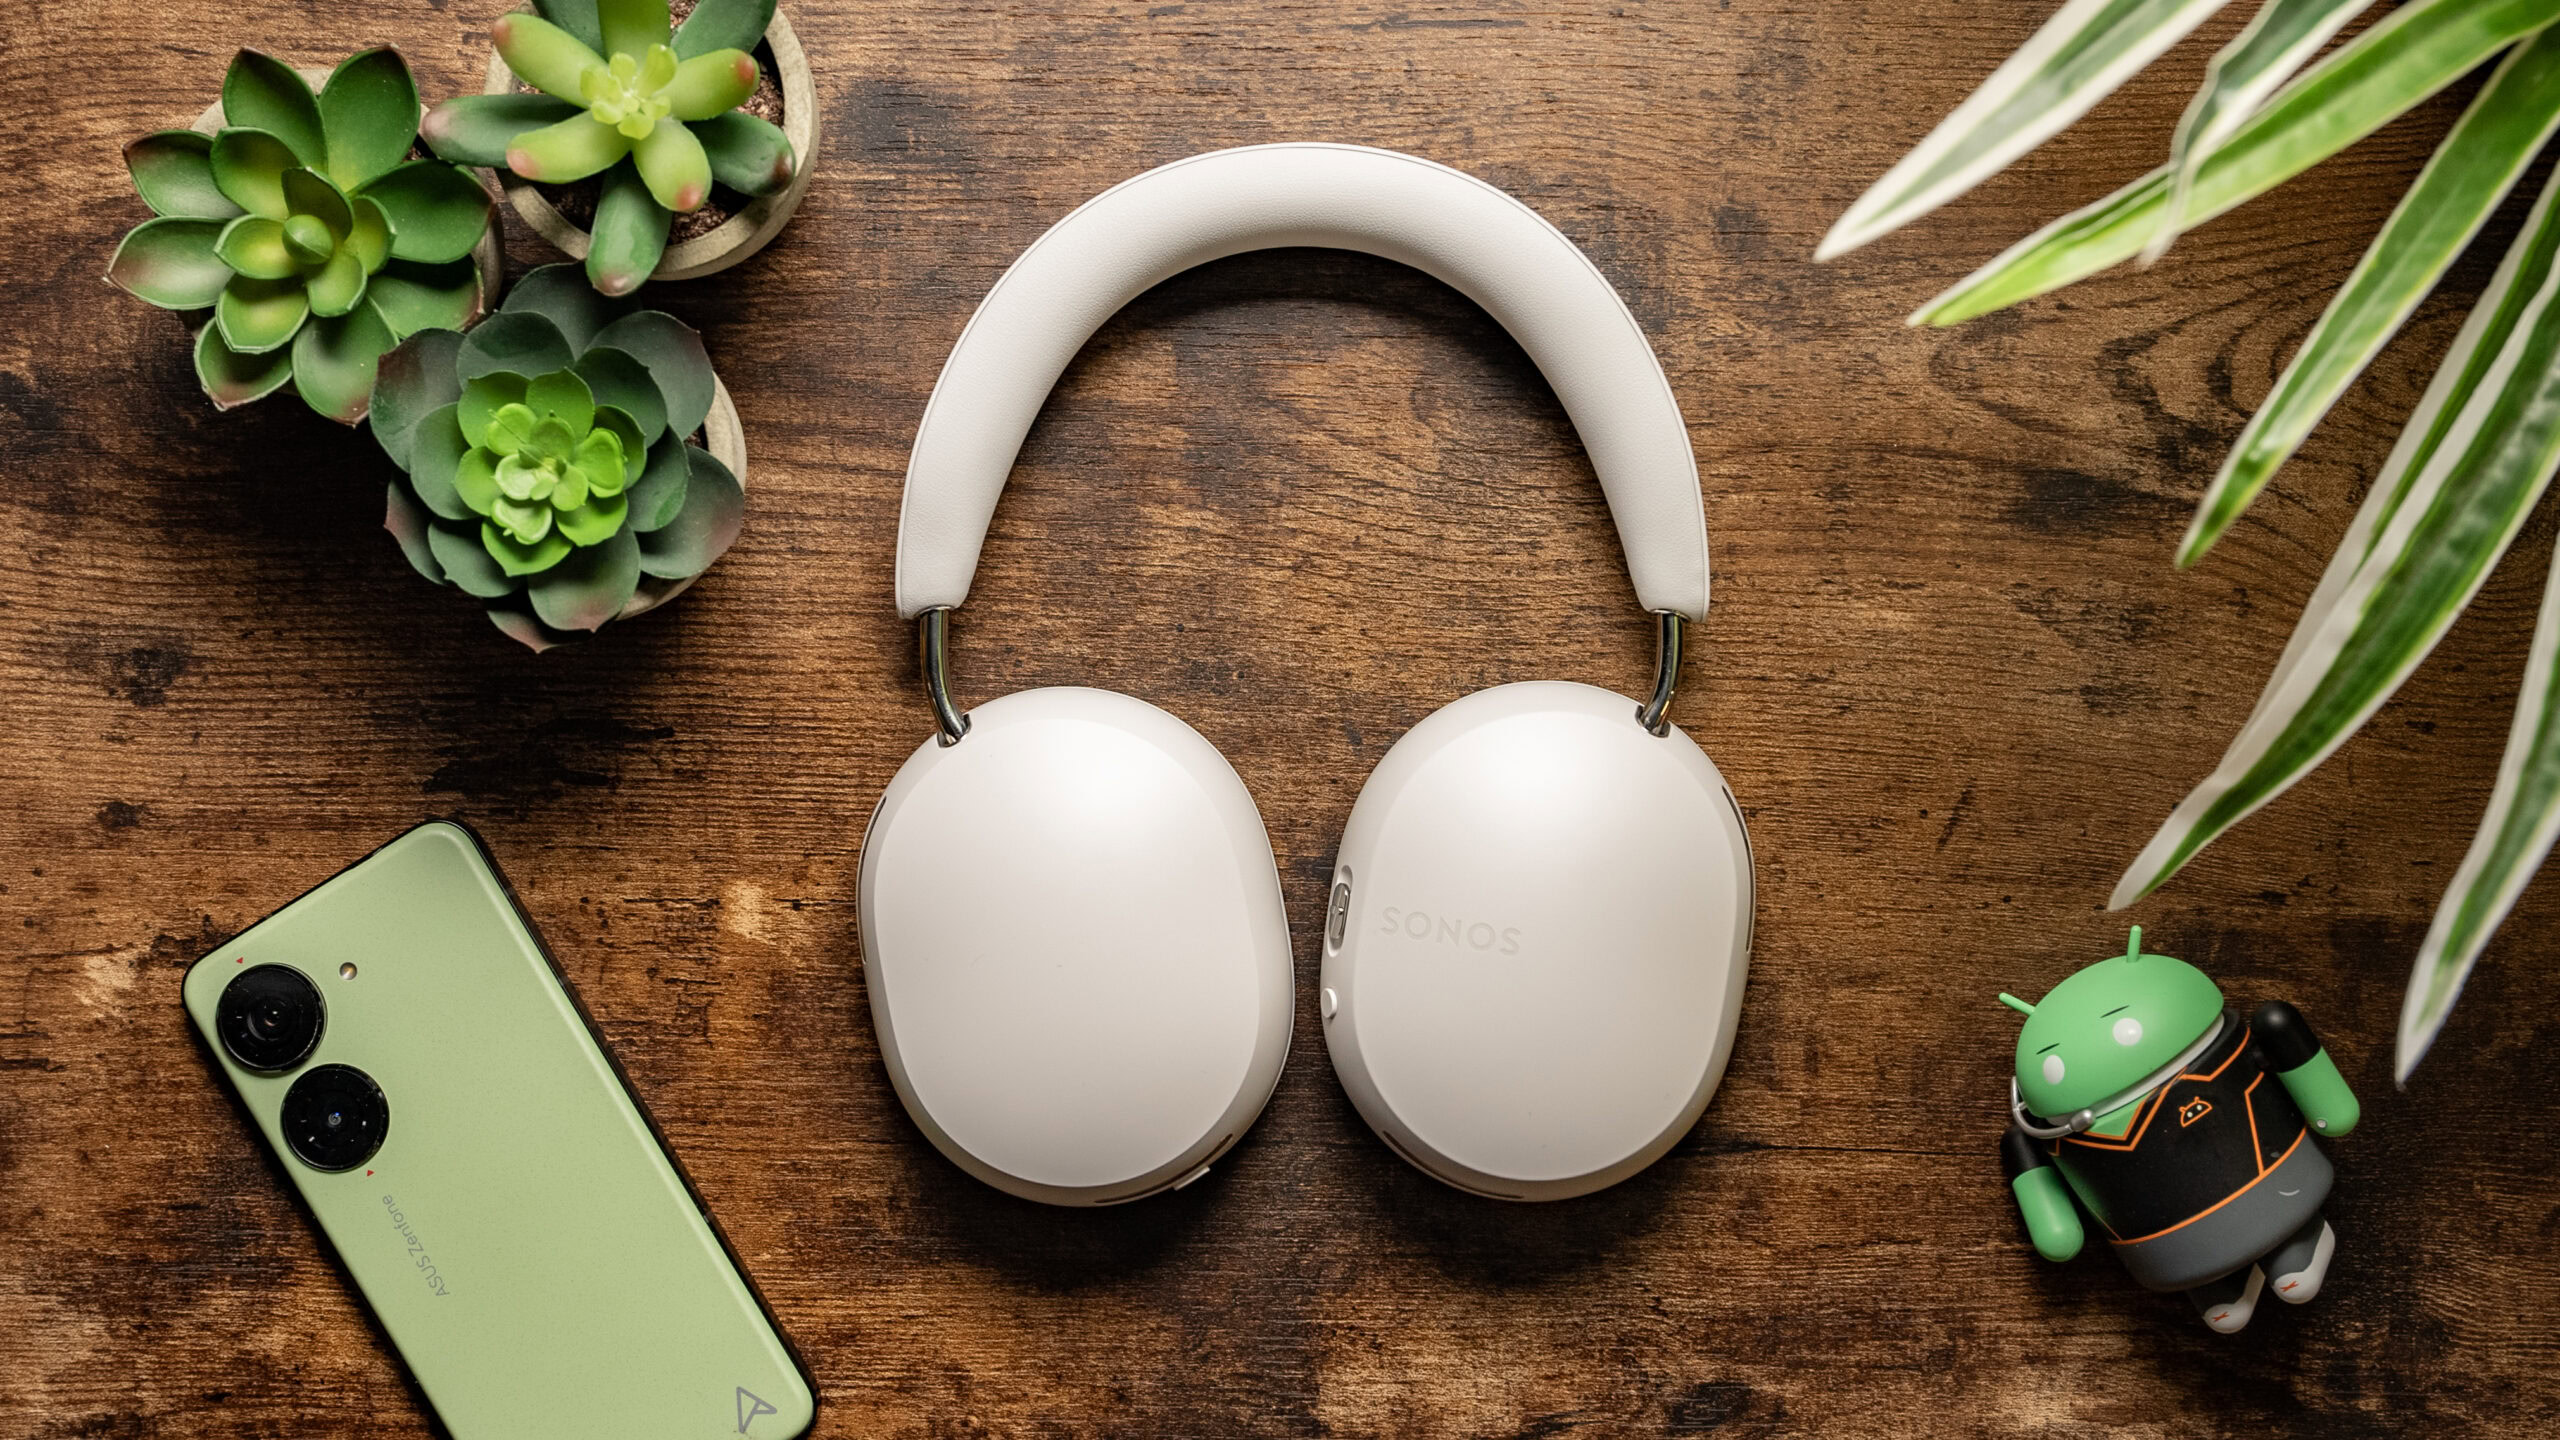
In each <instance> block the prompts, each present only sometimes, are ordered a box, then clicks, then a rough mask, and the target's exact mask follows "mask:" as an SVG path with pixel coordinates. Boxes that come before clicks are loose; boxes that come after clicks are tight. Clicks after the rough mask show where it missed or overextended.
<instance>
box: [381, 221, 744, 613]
mask: <svg viewBox="0 0 2560 1440" xmlns="http://www.w3.org/2000/svg"><path fill="white" fill-rule="evenodd" d="M373 432H374V435H375V438H376V439H378V440H379V441H380V442H381V445H382V448H383V450H384V451H385V452H387V453H388V454H389V455H390V456H391V458H392V460H393V461H394V462H395V463H397V464H398V465H399V466H400V468H401V470H402V471H404V472H405V475H404V476H403V478H400V479H396V480H393V481H392V482H391V488H390V495H389V499H388V506H387V509H386V513H385V515H384V519H383V526H384V528H385V529H388V530H389V531H390V532H391V533H392V535H393V537H394V538H396V539H397V540H398V541H399V542H400V548H401V550H402V551H403V553H405V554H406V555H407V556H408V557H409V563H410V564H411V565H412V566H415V567H416V568H417V571H418V573H419V574H421V575H424V576H426V577H427V578H428V579H430V580H434V581H437V582H438V583H440V584H448V585H452V586H454V587H456V588H458V589H460V590H461V591H463V593H465V594H467V595H470V596H472V597H473V598H475V599H478V600H482V601H485V602H486V603H487V606H488V611H489V618H490V619H491V620H492V621H493V622H495V623H496V625H497V627H498V628H499V629H500V630H503V631H505V632H506V633H507V634H508V635H510V636H512V637H514V638H515V639H516V640H519V641H521V642H523V643H524V644H526V645H528V646H531V647H532V648H533V649H535V650H547V649H549V648H550V647H552V646H553V645H557V644H559V643H561V642H562V641H565V640H569V639H572V638H575V637H576V636H578V635H581V634H585V633H591V632H593V631H596V630H599V629H602V628H603V627H604V626H605V625H606V624H607V623H609V622H611V621H614V620H618V619H627V618H629V617H630V616H633V615H637V614H640V613H641V612H643V611H646V610H650V609H654V608H655V607H657V606H659V605H663V604H665V603H666V602H667V601H669V600H672V599H674V598H675V597H676V596H677V595H679V594H681V593H683V591H684V590H685V588H686V587H687V586H689V585H691V584H692V583H693V581H694V578H695V577H696V576H698V575H700V574H701V573H702V571H703V569H704V568H705V567H706V566H708V565H710V563H711V562H712V561H714V560H717V559H719V558H720V555H721V553H722V552H723V551H725V550H727V549H728V548H729V545H730V543H731V542H732V541H734V540H736V539H737V537H738V527H739V524H740V522H741V520H742V519H743V517H744V514H745V506H746V495H745V490H744V487H743V485H742V483H741V477H743V476H744V475H745V474H746V462H747V456H746V446H745V443H744V441H743V439H742V437H741V435H740V432H739V428H738V413H737V410H736V408H735V407H734V406H732V405H731V404H730V402H729V394H728V391H727V389H726V388H725V387H723V386H722V385H721V383H720V380H719V377H718V376H717V375H715V374H714V373H713V372H712V369H711V360H710V357H709V356H708V355H706V354H705V353H704V352H703V348H702V338H701V337H700V336H699V335H697V334H695V333H694V332H693V331H692V330H691V329H690V328H688V327H687V326H685V325H684V324H683V323H682V322H680V321H678V320H676V319H675V318H674V317H673V316H670V315H666V314H663V313H661V312H659V311H655V310H642V309H639V308H637V307H636V306H634V305H633V304H631V303H630V302H628V301H620V300H615V299H611V298H608V297H605V296H602V295H599V294H597V293H596V292H595V290H594V289H593V288H592V287H590V286H589V285H588V283H587V281H586V279H585V277H584V276H582V275H581V274H580V273H579V271H578V269H577V267H575V266H572V265H549V266H545V267H543V268H542V269H539V270H536V271H534V272H532V273H531V274H529V275H527V276H525V277H524V278H523V279H522V280H519V281H517V282H516V285H515V288H514V289H513V290H512V291H510V292H509V294H508V296H507V300H506V303H505V304H504V305H502V306H500V307H499V309H498V310H497V312H496V313H494V314H492V315H491V316H489V318H488V319H486V320H484V321H482V322H481V323H480V324H479V325H478V326H476V327H474V328H473V329H472V330H471V331H470V333H468V334H462V333H458V332H456V331H453V330H449V329H433V330H422V331H419V332H418V333H417V334H414V335H412V336H410V337H409V338H408V339H407V340H405V341H403V342H401V344H400V346H399V347H398V348H397V349H394V350H393V351H391V352H390V353H389V354H388V355H385V356H384V357H383V360H382V366H381V373H380V376H379V378H378V379H377V380H376V381H375V384H374V391H373ZM697 436H698V437H699V441H700V443H696V437H697Z"/></svg>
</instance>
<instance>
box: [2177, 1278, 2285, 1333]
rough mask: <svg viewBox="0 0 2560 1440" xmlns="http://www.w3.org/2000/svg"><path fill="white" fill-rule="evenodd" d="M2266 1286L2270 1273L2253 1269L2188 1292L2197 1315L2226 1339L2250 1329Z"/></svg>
mask: <svg viewBox="0 0 2560 1440" xmlns="http://www.w3.org/2000/svg"><path fill="white" fill-rule="evenodd" d="M2266 1284H2267V1272H2266V1271H2264V1270H2261V1269H2259V1268H2258V1267H2257V1266H2255V1265H2252V1266H2250V1267H2249V1268H2248V1269H2246V1270H2244V1271H2241V1272H2239V1273H2238V1274H2234V1275H2225V1276H2223V1277H2222V1278H2221V1279H2219V1280H2216V1281H2214V1282H2213V1283H2211V1284H2209V1285H2199V1286H2197V1287H2196V1288H2194V1289H2193V1290H2190V1291H2188V1292H2187V1298H2188V1299H2189V1300H2192V1301H2194V1302H2195V1307H2196V1313H2197V1314H2199V1315H2202V1316H2203V1317H2204V1323H2205V1324H2206V1325H2208V1326H2210V1327H2212V1328H2213V1329H2214V1330H2215V1331H2217V1332H2219V1333H2221V1334H2224V1335H2237V1334H2239V1333H2240V1332H2241V1331H2243V1330H2245V1329H2247V1328H2249V1317H2250V1316H2252V1315H2254V1314H2256V1313H2257V1312H2258V1295H2259V1293H2260V1292H2261V1291H2263V1290H2264V1289H2265V1288H2266Z"/></svg>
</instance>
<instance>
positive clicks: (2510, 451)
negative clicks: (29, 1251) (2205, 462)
mask: <svg viewBox="0 0 2560 1440" xmlns="http://www.w3.org/2000/svg"><path fill="white" fill-rule="evenodd" d="M2555 194H2560V177H2556V178H2555V181H2554V183H2553V185H2551V186H2547V187H2546V188H2545V189H2544V190H2543V192H2542V194H2541V196H2540V197H2539V198H2538V199H2537V200H2536V201H2535V202H2534V207H2533V212H2532V214H2531V216H2530V217H2529V218H2528V219H2527V220H2526V222H2525V228H2524V231H2523V233H2522V234H2520V235H2519V236H2518V237H2517V238H2516V241H2515V243H2514V244H2513V245H2512V246H2510V247H2509V249H2508V251H2507V254H2506V257H2505V259H2504V260H2502V261H2501V262H2500V264H2499V266H2498V273H2497V275H2496V277H2495V278H2493V279H2492V280H2491V281H2490V284H2489V289H2488V291H2487V292H2486V293H2485V294H2483V295H2482V296H2481V297H2480V301H2479V303H2478V304H2477V305H2475V306H2474V307H2473V308H2472V312H2471V315H2470V317H2469V318H2468V319H2467V320H2465V321H2464V323H2463V327H2462V331H2461V333H2460V334H2459V335H2457V336H2456V337H2455V338H2454V343H2453V348H2452V350H2451V351H2450V352H2449V353H2448V354H2447V355H2446V356H2445V358H2444V361H2443V363H2442V364H2441V365H2439V366H2438V367H2437V370H2436V374H2435V378H2434V380H2433V381H2432V382H2431V383H2430V384H2429V385H2428V387H2427V393H2426V395H2425V397H2424V398H2423V399H2421V400H2420V402H2419V404H2418V409H2417V412H2416V413H2415V414H2414V415H2412V416H2411V417H2410V420H2409V424H2408V425H2407V427H2406V428H2405V429H2403V430H2402V432H2401V435H2400V441H2399V443H2398V444H2397V445H2396V446H2394V447H2393V449H2392V452H2391V456H2390V458H2389V459H2388V460H2387V461H2385V462H2384V465H2383V469H2382V473H2381V474H2380V475H2379V476H2377V477H2376V478H2375V480H2374V484H2373V489H2372V492H2371V493H2370V494H2368V495H2367V496H2366V497H2365V502H2364V505H2363V507H2362V509H2361V510H2360V511H2359V512H2358V514H2357V517H2356V521H2355V524H2354V526H2353V527H2351V528H2350V529H2349V531H2348V533H2347V537H2346V539H2345V540H2344V541H2343V542H2341V544H2340V545H2339V547H2338V551H2337V554H2336V555H2334V556H2333V557H2331V559H2330V562H2329V570H2328V573H2327V574H2325V575H2324V576H2323V577H2322V579H2321V584H2320V588H2319V589H2318V590H2317V591H2315V592H2314V593H2313V595H2312V599H2311V603H2310V605H2309V606H2308V607H2306V609H2305V610H2304V613H2303V617H2302V620H2301V622H2300V623H2299V624H2298V625H2296V626H2295V629H2294V636H2293V639H2292V641H2291V642H2290V643H2289V644H2288V645H2287V647H2286V650H2285V654H2284V657H2283V658H2282V659H2281V660H2279V661H2278V662H2277V666H2276V671H2275V674H2274V676H2273V677H2272V678H2270V679H2269V680H2268V682H2267V688H2266V690H2265V691H2264V692H2263V693H2262V694H2261V695H2260V696H2259V699H2258V705H2257V709H2256V711H2255V713H2253V714H2252V715H2251V716H2250V718H2249V721H2248V723H2247V724H2246V725H2244V726H2242V727H2241V731H2240V734H2239V735H2238V737H2237V738H2235V739H2234V740H2233V741H2232V742H2231V747H2230V749H2229V750H2228V751H2226V752H2225V753H2224V755H2223V757H2222V764H2221V765H2220V767H2219V768H2217V769H2216V770H2215V771H2214V773H2213V774H2212V775H2211V776H2210V777H2208V778H2207V779H2206V780H2205V782H2204V783H2203V784H2201V785H2199V786H2197V787H2196V788H2195V790H2194V791H2193V792H2192V793H2190V794H2189V795H2188V796H2187V798H2186V799H2185V800H2184V801H2182V802H2180V803H2179V805H2178V807H2177V809H2176V810H2175V811H2174V812H2173V813H2172V814H2171V815H2170V816H2169V819H2168V821H2167V823H2165V824H2163V825H2162V826H2161V827H2160V832H2159V833H2158V834H2157V835H2155V836H2153V837H2152V839H2151V843H2150V844H2149V845H2147V846H2145V847H2144V848H2143V851H2142V853H2141V855H2140V856H2138V857H2136V859H2135V860H2134V862H2133V866H2132V868H2131V869H2129V870H2127V871H2126V872H2125V876H2124V878H2123V880H2122V881H2120V882H2119V883H2118V884H2117V886H2116V890H2115V894H2114V896H2113V897H2112V898H2111V899H2110V900H2109V902H2108V904H2109V905H2110V907H2116V908H2120V907H2122V906H2125V905H2129V904H2131V903H2133V902H2134V901H2135V900H2138V899H2140V898H2141V897H2142V896H2144V895H2147V894H2149V893H2150V892H2151V891H2152V890H2153V889H2154V888H2156V887H2157V886H2158V885H2159V884H2160V883H2161V882H2162V881H2164V880H2166V879H2168V878H2169V877H2170V876H2171V875H2173V874H2175V873H2177V871H2178V869H2179V867H2181V866H2183V865H2184V864H2186V862H2187V861H2188V860H2189V859H2191V858H2192V857H2193V856H2194V855H2195V853H2196V852H2197V851H2199V850H2201V849H2203V848H2204V846H2205V845H2206V844H2208V843H2210V842H2211V841H2212V840H2213V838H2214V837H2215V836H2217V835H2220V834H2221V833H2222V832H2223V831H2224V830H2226V829H2228V828H2230V826H2231V825H2233V824H2234V823H2236V822H2237V821H2239V820H2240V819H2241V818H2243V817H2244V816H2247V815H2249V814H2250V813H2252V812H2254V811H2255V810H2256V809H2257V808H2258V807H2259V806H2261V805H2264V804H2266V803H2267V802H2268V801H2269V800H2271V799H2274V798H2275V797H2276V796H2277V795H2279V794H2282V793H2283V792H2284V791H2285V790H2286V789H2287V788H2289V787H2290V786H2291V785H2292V784H2293V783H2294V781H2296V780H2298V779H2300V778H2301V777H2302V776H2303V775H2305V774H2307V773H2309V772H2310V770H2311V769H2312V768H2313V767H2315V766H2317V765H2318V764H2319V763H2320V762H2321V761H2323V760H2325V759H2327V758H2328V757H2329V755H2330V754H2331V752H2333V751H2335V750H2336V749H2337V748H2338V746H2339V745H2341V744H2343V743H2345V741H2346V739H2347V737H2348V736H2349V735H2351V734H2353V733H2355V731H2356V729H2357V728H2358V727H2359V726H2361V725H2362V724H2363V723H2364V722H2365V720H2366V719H2367V718H2368V717H2369V716H2371V715H2372V714H2373V712H2374V711H2375V710H2376V709H2378V708H2380V707H2381V705H2382V703H2383V702H2384V701H2385V700H2387V699H2389V698H2390V697H2391V695H2392V692H2394V691H2395V690H2397V689H2398V688H2399V686H2400V683H2401V681H2402V680H2404V679H2406V678H2407V677H2408V675H2409V672H2410V671H2412V670H2414V669H2416V668H2417V665H2418V662H2419V661H2421V660H2423V659H2425V658H2426V655H2427V653H2428V652H2429V651H2431V650H2433V649H2434V648H2435V644H2436V641H2437V640H2439V639H2440V638H2442V637H2443V635H2444V632H2445V630H2446V628H2447V627H2449V626H2450V625H2451V624H2452V623H2453V619H2454V617H2455V616H2456V615H2458V614H2460V613H2461V611H2462V608H2463V607H2464V606H2465V605H2467V604H2469V603H2470V600H2471V597H2472V595H2474V594H2475V593H2477V592H2478V590H2479V588H2480V584H2481V582H2482V581H2483V580H2485V579H2487V577H2488V574H2489V571H2490V569H2491V568H2492V567H2493V566H2495V565H2496V564H2497V561H2498V558H2499V557H2500V556H2502V555H2504V554H2505V553H2506V549H2507V546H2508V545H2509V544H2510V543H2511V542H2512V541H2513V540H2514V539H2515V534H2516V531H2517V530H2518V528H2520V527H2521V526H2522V525H2523V524H2524V519H2525V516H2526V514H2527V513H2528V512H2530V511H2531V509H2532V508H2533V504H2534V502H2535V501H2536V500H2538V499H2540V498H2541V496H2542V492H2543V489H2544V487H2545V486H2547V485H2548V484H2549V483H2550V479H2551V472H2552V468H2553V465H2554V464H2555V462H2560V306H2555V304H2554V301H2555V298H2560V270H2555V268H2554V265H2553V259H2554V256H2555V254H2560V215H2555V212H2554V206H2553V198H2554V195H2555Z"/></svg>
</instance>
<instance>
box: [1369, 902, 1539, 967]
mask: <svg viewBox="0 0 2560 1440" xmlns="http://www.w3.org/2000/svg"><path fill="white" fill-rule="evenodd" d="M1378 921H1379V923H1378V933H1379V934H1381V935H1401V936H1403V937H1404V938H1406V939H1407V940H1419V941H1422V942H1424V943H1426V944H1432V945H1449V946H1456V947H1463V948H1465V949H1468V950H1481V951H1483V952H1485V953H1486V954H1488V955H1517V954H1519V953H1520V927H1519V926H1517V925H1496V924H1494V923H1492V922H1491V921H1489V920H1469V919H1467V918H1465V917H1463V916H1458V915H1434V914H1432V913H1431V912H1430V911H1428V910H1404V909H1399V908H1397V907H1396V906H1393V905H1389V906H1387V907H1386V908H1385V909H1384V910H1383V911H1381V912H1379V915H1378Z"/></svg>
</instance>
